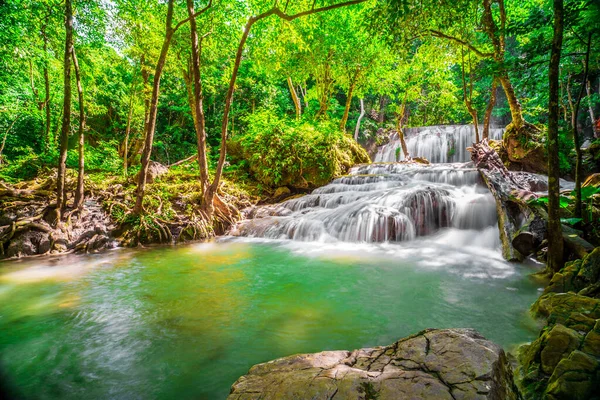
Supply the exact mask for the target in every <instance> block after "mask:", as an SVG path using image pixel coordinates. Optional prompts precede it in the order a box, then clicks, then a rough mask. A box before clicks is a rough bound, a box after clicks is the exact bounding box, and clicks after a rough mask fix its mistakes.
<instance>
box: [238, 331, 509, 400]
mask: <svg viewBox="0 0 600 400" xmlns="http://www.w3.org/2000/svg"><path fill="white" fill-rule="evenodd" d="M259 398H260V399H334V398H335V399H378V400H386V399H450V400H453V399H454V400H458V399H498V400H500V399H503V400H504V399H519V398H520V396H519V394H518V391H517V389H516V388H515V385H514V383H513V377H512V370H511V368H510V366H509V363H508V361H507V358H506V355H505V353H504V351H503V350H502V348H501V347H500V346H498V345H496V344H494V343H493V342H490V341H488V340H486V339H485V338H484V337H483V336H481V335H480V334H479V333H478V332H477V331H475V330H473V329H443V330H439V329H428V330H424V331H422V332H419V333H417V334H416V335H413V336H409V337H407V338H404V339H401V340H399V341H398V342H396V343H394V344H392V345H390V346H384V347H374V348H365V349H360V350H354V351H352V352H350V351H324V352H321V353H315V354H302V355H294V356H289V357H284V358H280V359H277V360H273V361H269V362H267V363H264V364H257V365H255V366H253V367H252V368H251V369H250V371H249V372H248V374H247V375H244V376H242V377H241V378H239V379H238V380H237V382H235V383H234V384H233V386H232V388H231V394H230V395H229V397H228V399H229V400H234V399H235V400H237V399H259Z"/></svg>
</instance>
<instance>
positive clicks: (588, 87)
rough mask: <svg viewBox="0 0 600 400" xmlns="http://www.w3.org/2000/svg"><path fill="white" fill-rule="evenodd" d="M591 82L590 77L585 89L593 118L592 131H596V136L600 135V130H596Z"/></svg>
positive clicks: (589, 110) (591, 117)
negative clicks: (599, 133)
mask: <svg viewBox="0 0 600 400" xmlns="http://www.w3.org/2000/svg"><path fill="white" fill-rule="evenodd" d="M590 86H591V84H590V81H589V79H588V80H587V82H586V85H585V90H586V93H587V96H588V112H589V113H590V119H591V120H592V131H593V132H594V137H598V131H597V130H596V123H595V122H596V117H594V107H592V101H591V99H590V98H589V97H590V96H591V95H592V91H591V88H590Z"/></svg>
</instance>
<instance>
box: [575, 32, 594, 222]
mask: <svg viewBox="0 0 600 400" xmlns="http://www.w3.org/2000/svg"><path fill="white" fill-rule="evenodd" d="M591 45H592V34H591V33H590V34H589V36H588V42H587V48H586V53H585V61H584V63H583V80H582V82H581V87H580V88H579V94H578V95H577V101H576V102H575V108H574V111H573V140H574V142H575V153H576V154H577V161H576V163H575V217H576V218H581V217H582V214H583V210H582V205H581V181H582V178H583V177H582V172H583V171H582V170H583V155H582V153H581V138H580V137H579V129H578V128H579V127H578V124H577V117H578V115H579V106H580V104H581V99H582V98H583V91H584V90H585V88H586V87H587V79H588V72H589V68H588V67H589V62H590V47H591Z"/></svg>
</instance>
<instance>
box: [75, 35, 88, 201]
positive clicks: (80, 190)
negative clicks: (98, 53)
mask: <svg viewBox="0 0 600 400" xmlns="http://www.w3.org/2000/svg"><path fill="white" fill-rule="evenodd" d="M72 52H73V54H72V55H73V67H74V69H75V81H76V82H77V94H78V98H79V131H78V154H79V162H78V170H77V188H76V189H75V201H74V203H73V207H74V208H76V209H78V210H81V209H82V208H83V200H84V190H85V189H84V172H85V171H84V169H85V153H84V152H85V134H84V129H85V105H84V102H83V86H82V84H81V72H80V70H79V62H78V61H77V54H76V52H75V47H73V48H72Z"/></svg>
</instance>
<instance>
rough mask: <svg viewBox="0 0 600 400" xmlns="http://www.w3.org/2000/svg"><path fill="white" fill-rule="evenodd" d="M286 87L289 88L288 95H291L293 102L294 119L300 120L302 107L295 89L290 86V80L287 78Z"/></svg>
mask: <svg viewBox="0 0 600 400" xmlns="http://www.w3.org/2000/svg"><path fill="white" fill-rule="evenodd" d="M287 83H288V87H289V88H290V94H291V95H292V101H293V102H294V107H295V108H296V119H300V116H301V115H302V105H301V103H300V99H299V98H298V93H296V89H295V88H294V85H293V84H292V78H291V77H290V76H288V78H287Z"/></svg>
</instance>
